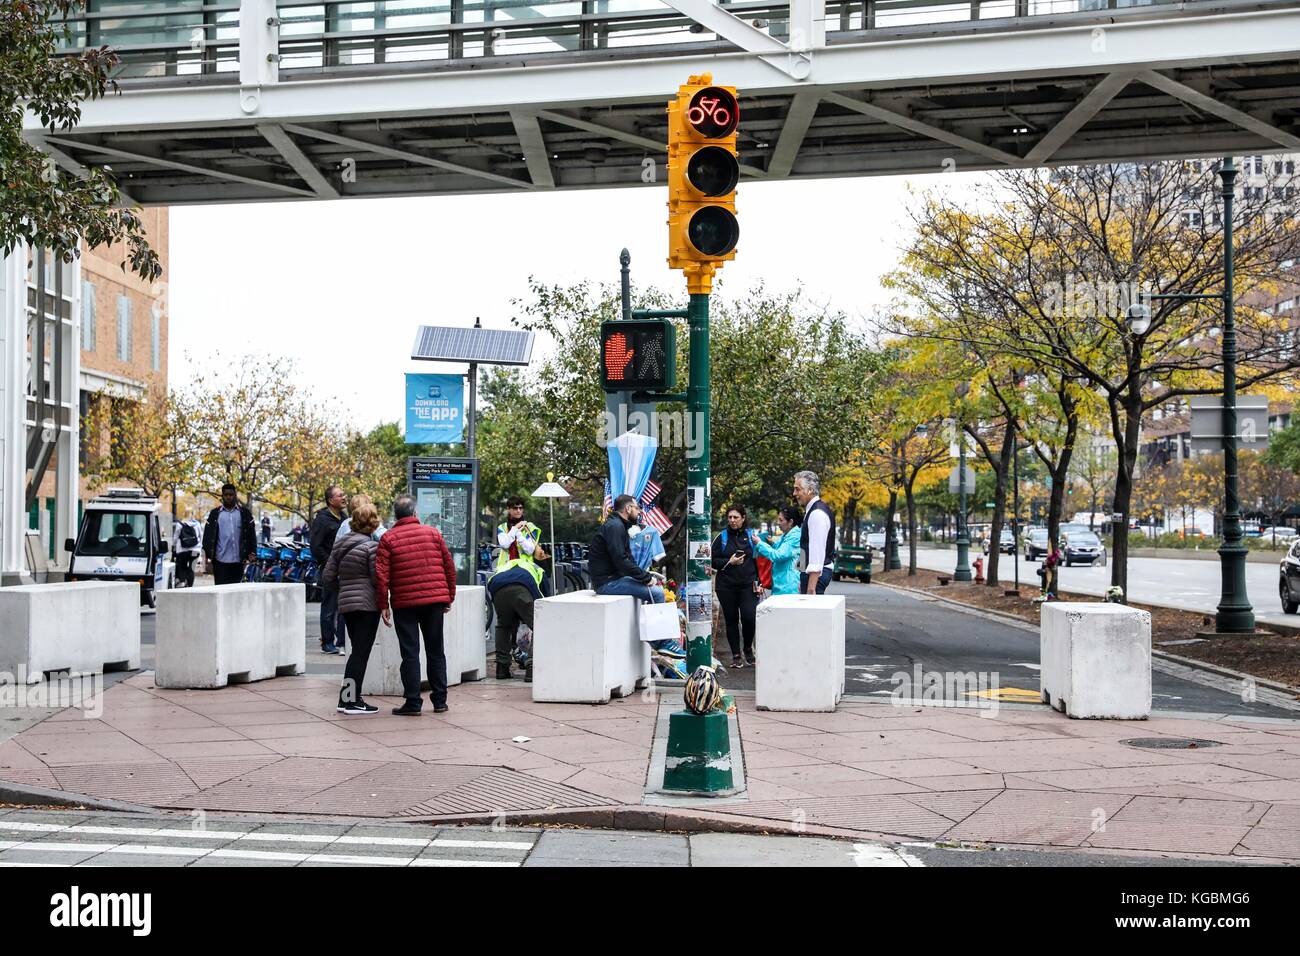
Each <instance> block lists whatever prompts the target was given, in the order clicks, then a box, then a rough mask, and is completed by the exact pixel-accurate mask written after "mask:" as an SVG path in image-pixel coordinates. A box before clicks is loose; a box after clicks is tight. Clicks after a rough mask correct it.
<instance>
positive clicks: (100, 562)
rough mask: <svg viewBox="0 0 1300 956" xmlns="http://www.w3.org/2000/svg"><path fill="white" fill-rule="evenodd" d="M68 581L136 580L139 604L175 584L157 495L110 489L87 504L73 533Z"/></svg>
mask: <svg viewBox="0 0 1300 956" xmlns="http://www.w3.org/2000/svg"><path fill="white" fill-rule="evenodd" d="M64 548H66V549H67V550H68V551H69V552H71V554H72V559H71V562H70V565H69V574H68V580H69V581H134V582H137V583H138V584H139V585H140V603H141V604H146V605H148V606H149V607H154V606H156V602H157V595H158V592H159V591H166V590H170V589H171V588H173V587H175V586H176V563H175V562H174V561H170V560H168V557H167V555H168V546H167V542H166V541H164V540H163V536H162V527H161V524H160V522H159V510H158V499H157V498H150V497H148V496H147V495H145V494H144V492H142V491H140V490H139V489H138V488H114V489H111V490H110V491H109V492H108V493H107V494H104V495H100V496H99V497H98V498H94V499H92V500H90V501H89V502H87V503H86V508H85V513H84V514H83V515H82V517H81V527H80V528H79V529H78V531H77V536H76V537H75V538H68V540H67V541H65V542H64Z"/></svg>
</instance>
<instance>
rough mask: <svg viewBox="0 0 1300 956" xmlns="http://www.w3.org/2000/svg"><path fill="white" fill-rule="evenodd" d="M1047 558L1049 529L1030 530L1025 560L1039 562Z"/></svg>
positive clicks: (1027, 535) (1026, 540)
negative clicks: (1040, 559)
mask: <svg viewBox="0 0 1300 956" xmlns="http://www.w3.org/2000/svg"><path fill="white" fill-rule="evenodd" d="M1045 557H1047V529H1046V528H1030V529H1029V533H1028V534H1026V535H1025V560H1026V561H1037V560H1038V559H1039V558H1045Z"/></svg>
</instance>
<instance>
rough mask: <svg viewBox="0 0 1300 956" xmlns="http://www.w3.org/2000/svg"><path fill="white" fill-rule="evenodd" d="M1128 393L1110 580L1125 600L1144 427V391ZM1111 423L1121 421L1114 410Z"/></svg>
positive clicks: (1117, 487) (1116, 484) (1119, 452)
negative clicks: (1130, 523)
mask: <svg viewBox="0 0 1300 956" xmlns="http://www.w3.org/2000/svg"><path fill="white" fill-rule="evenodd" d="M1127 394H1128V395H1129V396H1132V397H1131V398H1129V399H1128V401H1127V402H1126V403H1125V405H1124V406H1123V410H1124V413H1125V415H1126V416H1127V418H1126V420H1125V422H1124V432H1123V435H1116V436H1115V437H1116V438H1122V441H1120V442H1118V445H1119V447H1118V448H1117V449H1116V451H1117V452H1118V455H1117V457H1118V459H1119V463H1118V467H1117V468H1116V475H1115V513H1116V514H1118V515H1119V516H1120V517H1119V521H1117V522H1116V523H1115V527H1114V528H1113V529H1112V532H1111V552H1112V554H1111V558H1112V561H1111V569H1110V583H1111V584H1113V585H1118V586H1119V587H1120V588H1121V589H1123V592H1124V600H1125V602H1127V601H1128V517H1129V511H1130V510H1131V509H1132V507H1133V473H1134V472H1135V471H1136V470H1137V455H1138V438H1139V436H1140V434H1141V429H1142V398H1141V394H1140V393H1139V392H1138V390H1137V388H1135V387H1130V388H1129V389H1128V393H1127ZM1111 422H1112V425H1117V424H1118V423H1119V422H1118V414H1117V412H1115V411H1112V413H1111ZM1113 430H1117V429H1113Z"/></svg>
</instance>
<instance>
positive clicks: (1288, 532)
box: [1259, 525, 1300, 541]
mask: <svg viewBox="0 0 1300 956" xmlns="http://www.w3.org/2000/svg"><path fill="white" fill-rule="evenodd" d="M1297 534H1300V532H1297V531H1296V529H1295V528H1288V527H1285V526H1284V525H1278V526H1277V527H1276V528H1261V529H1260V532H1259V536H1260V537H1261V538H1269V539H1273V538H1276V539H1277V540H1278V541H1291V540H1293V539H1294V538H1295V537H1296V535H1297Z"/></svg>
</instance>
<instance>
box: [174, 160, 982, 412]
mask: <svg viewBox="0 0 1300 956" xmlns="http://www.w3.org/2000/svg"><path fill="white" fill-rule="evenodd" d="M940 179H944V180H945V182H944V183H943V184H944V185H945V186H947V185H949V184H952V185H957V186H962V185H968V184H970V183H971V182H972V180H973V177H964V176H962V177H959V176H947V177H939V176H930V177H914V178H910V179H904V178H873V179H865V178H861V179H840V180H818V181H813V182H785V183H751V184H748V185H746V184H742V186H741V190H740V194H739V197H738V201H737V214H738V217H739V219H740V229H741V241H740V246H739V247H738V251H737V256H736V259H735V261H733V262H730V263H728V264H727V265H726V268H725V269H724V270H723V280H724V286H723V291H724V294H725V293H726V290H731V293H732V294H733V295H735V294H737V293H738V292H739V291H741V290H743V289H746V288H748V287H749V286H751V285H752V284H754V283H756V282H758V281H760V280H761V281H763V282H765V283H766V284H767V285H768V286H769V287H770V288H772V289H774V290H785V289H791V288H794V287H795V286H798V285H800V284H801V285H802V286H803V288H804V289H805V290H806V292H807V294H808V295H809V296H810V298H812V299H814V300H815V301H817V302H825V303H827V304H829V305H830V306H831V307H833V308H838V309H842V310H843V311H845V312H846V313H848V314H850V315H852V316H869V315H871V313H872V311H873V309H874V308H875V307H876V306H877V305H879V304H881V303H883V302H884V301H886V299H887V296H885V294H884V293H883V292H882V290H881V288H880V284H879V278H880V276H881V274H882V273H884V272H886V271H887V270H888V269H890V268H891V267H892V266H893V265H894V264H895V262H896V260H897V250H898V245H899V243H900V241H901V237H902V232H901V228H900V226H901V222H902V219H903V216H904V212H905V209H906V205H907V203H908V201H909V200H908V184H909V183H911V184H912V186H913V188H915V189H917V190H918V191H919V190H920V189H924V188H929V187H932V186H935V185H937V184H938V182H939V180H940ZM665 203H666V194H665V190H664V189H662V188H657V189H654V188H638V189H618V190H591V191H582V192H555V193H530V194H525V195H519V194H512V195H491V196H466V197H446V198H443V197H438V198H422V199H395V200H349V201H343V202H299V203H264V204H247V205H239V206H196V207H177V208H174V209H173V210H172V213H171V246H170V256H171V267H170V275H169V276H168V277H166V278H167V279H168V281H169V305H170V312H171V315H170V341H171V348H170V365H169V374H170V377H171V381H172V383H173V385H174V386H176V385H183V383H184V381H185V380H186V379H187V378H188V369H189V367H190V364H191V363H194V362H197V363H199V364H207V361H208V360H209V358H210V356H211V354H212V352H213V350H214V349H216V350H219V351H220V353H221V354H222V355H223V356H226V357H232V356H237V355H241V354H245V353H248V352H254V351H255V352H258V353H261V354H266V355H274V356H292V357H294V358H295V359H296V360H297V362H298V367H299V379H300V382H301V384H302V385H304V386H305V387H307V388H308V389H310V390H311V391H312V392H313V393H314V394H315V395H316V396H317V397H318V398H321V399H323V400H327V401H330V402H332V403H333V404H337V405H339V406H341V407H343V408H345V409H346V410H347V411H348V412H349V415H348V419H349V422H348V423H349V424H351V425H353V426H355V427H357V428H361V429H365V428H368V427H369V426H371V425H373V424H376V423H378V422H381V421H386V420H394V419H400V418H401V417H402V415H403V397H404V396H403V373H404V372H407V371H463V366H462V367H461V368H459V369H456V368H453V367H450V366H448V367H434V366H432V365H430V363H419V362H411V361H410V360H409V358H408V356H409V355H410V350H411V344H412V342H413V341H414V337H415V330H416V327H417V326H418V325H420V324H438V325H466V326H468V325H473V323H474V317H475V316H482V319H483V324H484V325H485V326H488V327H496V328H507V327H509V326H510V320H511V318H512V317H513V316H514V315H516V313H517V310H516V309H515V308H514V307H513V306H512V305H511V300H512V299H513V298H516V297H524V296H526V294H527V290H528V277H529V276H530V275H533V276H537V277H539V278H541V279H543V280H544V281H546V282H564V283H568V282H574V281H579V280H582V279H591V280H596V281H609V282H617V280H618V253H619V250H620V249H622V248H623V247H624V246H626V247H627V248H628V250H629V251H630V252H631V253H632V276H633V281H634V282H635V283H637V284H638V285H658V286H660V287H661V288H665V289H670V290H680V291H681V294H682V298H683V302H684V300H685V288H684V282H683V280H682V279H681V277H680V275H679V274H677V273H673V272H670V271H669V269H668V267H667V265H666V263H665V261H664V259H665V255H666V252H665V246H666V232H667V227H666V226H665V219H666V217H667V211H666V206H665ZM536 357H537V356H536V354H535V355H534V358H535V359H536Z"/></svg>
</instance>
